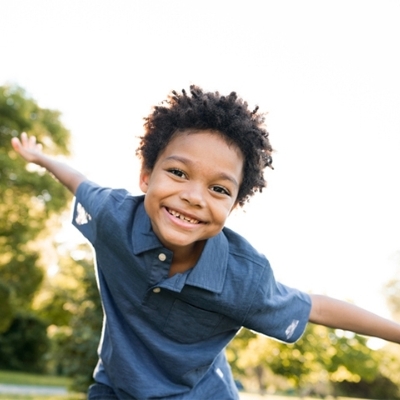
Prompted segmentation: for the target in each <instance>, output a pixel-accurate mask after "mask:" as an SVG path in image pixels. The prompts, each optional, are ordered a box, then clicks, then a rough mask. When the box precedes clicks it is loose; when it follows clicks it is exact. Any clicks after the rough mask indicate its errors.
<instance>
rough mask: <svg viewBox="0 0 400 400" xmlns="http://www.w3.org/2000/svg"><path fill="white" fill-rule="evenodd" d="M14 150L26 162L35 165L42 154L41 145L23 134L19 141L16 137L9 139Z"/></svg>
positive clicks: (34, 138) (32, 137)
mask: <svg viewBox="0 0 400 400" xmlns="http://www.w3.org/2000/svg"><path fill="white" fill-rule="evenodd" d="M11 144H12V147H13V148H14V150H15V151H16V152H17V153H18V154H19V155H20V156H21V157H23V158H24V159H25V160H26V161H28V162H33V163H36V162H37V161H38V159H39V158H40V156H41V154H42V145H41V144H40V143H37V142H36V137H35V136H31V137H28V135H27V134H26V133H25V132H23V133H22V134H21V140H20V139H19V138H17V137H14V138H12V139H11Z"/></svg>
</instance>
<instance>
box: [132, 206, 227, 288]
mask: <svg viewBox="0 0 400 400" xmlns="http://www.w3.org/2000/svg"><path fill="white" fill-rule="evenodd" d="M132 238H133V241H132V246H133V253H134V254H135V255H138V254H140V253H143V252H145V251H149V250H154V249H156V248H160V247H162V244H161V242H160V241H159V240H158V238H157V236H156V235H155V234H154V232H153V230H152V227H151V221H150V218H149V216H148V215H147V213H146V211H145V209H144V203H141V204H140V205H139V206H138V210H137V212H136V215H135V217H134V225H133V232H132ZM228 256H229V245H228V240H227V238H226V236H225V235H224V233H223V232H220V233H219V234H218V235H217V236H214V237H212V238H210V239H208V240H207V242H206V244H205V246H204V249H203V252H202V254H201V256H200V258H199V261H198V262H197V264H196V266H195V267H194V268H193V269H191V270H190V271H188V275H187V279H186V282H185V283H186V284H187V285H191V286H195V287H198V288H201V289H206V290H209V291H211V292H214V293H222V290H223V286H224V282H225V275H226V270H227V266H228Z"/></svg>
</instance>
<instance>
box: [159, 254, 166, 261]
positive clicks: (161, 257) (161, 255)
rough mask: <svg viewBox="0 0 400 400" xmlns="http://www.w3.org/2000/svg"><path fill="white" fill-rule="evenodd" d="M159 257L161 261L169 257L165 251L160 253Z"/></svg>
mask: <svg viewBox="0 0 400 400" xmlns="http://www.w3.org/2000/svg"><path fill="white" fill-rule="evenodd" d="M158 259H159V260H160V261H165V260H166V259H167V256H166V255H165V254H164V253H160V254H159V255H158Z"/></svg>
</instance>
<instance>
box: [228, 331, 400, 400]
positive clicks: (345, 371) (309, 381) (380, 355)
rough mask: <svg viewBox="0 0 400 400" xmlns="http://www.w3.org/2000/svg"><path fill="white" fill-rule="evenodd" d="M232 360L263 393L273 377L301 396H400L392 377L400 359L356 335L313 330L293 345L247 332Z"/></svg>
mask: <svg viewBox="0 0 400 400" xmlns="http://www.w3.org/2000/svg"><path fill="white" fill-rule="evenodd" d="M227 355H228V360H229V361H230V363H231V365H232V369H233V371H234V372H235V374H236V376H237V377H239V378H241V379H243V377H245V376H246V375H247V376H253V379H254V380H255V381H257V382H258V385H259V390H260V391H263V390H266V389H267V386H266V385H271V381H272V380H274V379H271V377H269V378H268V382H266V383H265V381H266V380H265V379H263V376H264V377H265V376H266V375H267V374H271V373H273V376H275V377H277V376H278V377H282V378H285V382H288V383H290V384H291V386H292V387H293V388H296V390H297V392H298V393H299V394H300V393H301V394H305V393H311V391H312V392H313V393H314V394H320V395H327V394H329V393H332V392H334V390H338V391H339V389H340V394H341V395H348V396H356V395H357V393H358V392H357V390H358V389H357V390H356V389H354V388H361V387H363V388H368V387H369V388H370V391H369V396H368V395H366V394H365V393H364V392H363V393H364V394H363V396H364V397H366V398H367V397H369V398H382V397H379V396H378V393H380V396H382V395H383V396H386V395H389V393H390V396H389V397H384V398H393V399H396V398H398V397H395V394H396V393H397V395H399V393H398V392H393V387H396V384H397V382H396V381H395V380H393V379H392V377H391V376H390V375H389V372H391V371H393V373H394V374H396V373H397V375H398V368H399V359H398V358H397V359H396V358H394V357H392V356H390V355H389V354H388V353H385V352H383V351H372V350H371V349H370V348H369V347H368V346H367V339H366V338H364V337H362V336H359V335H355V334H352V333H350V332H341V331H338V330H336V331H335V330H332V329H329V328H326V327H323V326H318V325H313V324H309V325H308V327H307V329H306V331H305V333H304V335H303V336H302V338H301V339H300V340H298V341H297V342H296V343H295V344H290V345H288V344H285V343H281V342H277V341H274V340H272V339H270V338H268V337H266V336H262V335H256V334H254V333H252V332H250V331H247V330H245V329H242V330H241V332H240V333H239V335H238V336H237V337H236V338H235V339H234V340H233V341H232V343H231V344H230V345H229V347H228V349H227ZM389 360H390V362H391V363H389ZM382 365H386V371H383V369H382ZM388 368H390V371H388ZM396 368H397V369H396ZM385 380H387V381H385ZM382 382H387V384H382ZM350 383H351V384H350ZM378 383H379V385H378ZM378 388H380V389H379V390H378ZM372 389H373V390H372ZM338 394H339V393H338ZM374 396H375V397H374Z"/></svg>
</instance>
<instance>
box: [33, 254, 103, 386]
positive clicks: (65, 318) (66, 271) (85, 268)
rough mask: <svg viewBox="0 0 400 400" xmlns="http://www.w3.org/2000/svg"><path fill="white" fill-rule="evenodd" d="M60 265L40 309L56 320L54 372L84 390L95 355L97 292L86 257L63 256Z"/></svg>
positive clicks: (100, 316) (99, 314)
mask: <svg viewBox="0 0 400 400" xmlns="http://www.w3.org/2000/svg"><path fill="white" fill-rule="evenodd" d="M60 267H61V271H60V273H59V274H58V281H57V282H56V286H54V287H53V290H52V296H50V297H49V298H47V300H46V301H45V302H44V303H43V305H42V308H41V312H42V315H43V316H47V318H51V319H52V320H53V323H54V321H57V322H58V323H59V325H58V326H57V327H54V330H53V333H52V341H53V346H54V347H53V351H52V359H53V362H54V363H55V366H54V368H55V370H56V372H58V373H62V374H65V375H66V376H69V377H71V378H73V384H72V388H73V389H74V390H78V391H86V390H87V388H88V386H89V385H90V384H91V383H92V374H93V370H94V368H95V366H96V363H97V358H98V357H97V347H98V344H99V340H100V334H101V326H102V320H103V312H102V307H101V302H100V296H99V293H98V290H97V284H96V277H95V273H94V268H93V264H92V262H91V261H90V260H81V261H73V260H71V259H68V260H67V259H64V260H63V262H62V263H60ZM60 305H62V307H61V309H60ZM60 310H62V311H60Z"/></svg>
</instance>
